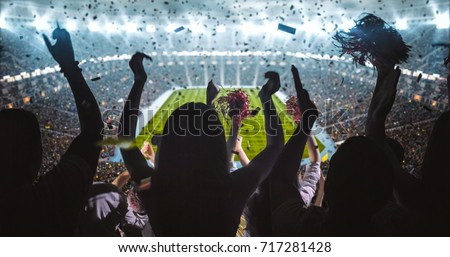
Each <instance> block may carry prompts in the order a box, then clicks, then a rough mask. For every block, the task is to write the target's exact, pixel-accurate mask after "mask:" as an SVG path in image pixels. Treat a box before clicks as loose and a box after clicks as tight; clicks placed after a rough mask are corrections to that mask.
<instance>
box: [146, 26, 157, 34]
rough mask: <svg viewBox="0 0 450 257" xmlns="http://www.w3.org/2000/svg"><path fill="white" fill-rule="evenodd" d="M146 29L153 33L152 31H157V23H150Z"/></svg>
mask: <svg viewBox="0 0 450 257" xmlns="http://www.w3.org/2000/svg"><path fill="white" fill-rule="evenodd" d="M145 30H146V31H147V32H150V33H152V32H155V31H156V27H155V25H152V24H149V25H147V26H146V27H145Z"/></svg>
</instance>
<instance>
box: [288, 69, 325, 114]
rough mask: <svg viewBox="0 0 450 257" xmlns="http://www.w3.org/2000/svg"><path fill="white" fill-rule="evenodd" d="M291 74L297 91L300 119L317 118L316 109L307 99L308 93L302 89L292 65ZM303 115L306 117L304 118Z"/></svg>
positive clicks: (298, 76)
mask: <svg viewBox="0 0 450 257" xmlns="http://www.w3.org/2000/svg"><path fill="white" fill-rule="evenodd" d="M291 72H292V75H293V77H294V83H295V91H297V101H298V105H299V107H300V112H301V114H302V117H304V118H307V117H310V116H316V117H317V116H318V115H319V112H318V111H317V107H316V105H315V104H314V102H313V101H311V99H310V98H309V94H308V91H306V90H305V89H303V85H302V82H301V80H300V75H299V73H298V70H297V67H295V66H294V65H292V66H291ZM305 115H306V116H307V117H305Z"/></svg>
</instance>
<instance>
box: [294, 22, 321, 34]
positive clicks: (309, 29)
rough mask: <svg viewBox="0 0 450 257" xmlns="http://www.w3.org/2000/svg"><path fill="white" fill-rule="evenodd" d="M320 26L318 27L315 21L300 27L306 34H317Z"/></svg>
mask: <svg viewBox="0 0 450 257" xmlns="http://www.w3.org/2000/svg"><path fill="white" fill-rule="evenodd" d="M318 27H319V26H318V25H317V23H315V22H313V21H305V22H304V23H303V24H302V25H301V26H300V27H299V29H300V30H303V31H305V32H308V33H316V32H317V28H318Z"/></svg>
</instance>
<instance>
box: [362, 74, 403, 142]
mask: <svg viewBox="0 0 450 257" xmlns="http://www.w3.org/2000/svg"><path fill="white" fill-rule="evenodd" d="M385 72H386V71H383V74H381V72H380V74H379V75H378V79H377V85H376V87H375V90H374V93H373V96H372V100H371V101H370V106H369V111H368V114H367V122H366V128H365V130H366V136H367V137H370V138H372V139H373V140H375V142H379V143H381V144H382V143H383V142H384V139H385V137H386V133H385V122H386V117H387V115H388V114H389V112H390V111H391V109H392V105H393V104H394V100H395V95H396V91H397V83H398V79H399V77H400V69H399V68H397V69H395V70H394V69H392V70H390V71H389V72H388V73H387V75H384V73H385Z"/></svg>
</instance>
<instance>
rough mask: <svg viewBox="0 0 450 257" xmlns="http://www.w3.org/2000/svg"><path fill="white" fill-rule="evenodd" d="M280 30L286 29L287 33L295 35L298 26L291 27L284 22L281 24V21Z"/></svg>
mask: <svg viewBox="0 0 450 257" xmlns="http://www.w3.org/2000/svg"><path fill="white" fill-rule="evenodd" d="M278 30H281V31H284V32H286V33H289V34H292V35H295V31H296V30H297V29H296V28H293V27H289V26H287V25H284V24H281V23H279V24H278Z"/></svg>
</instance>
